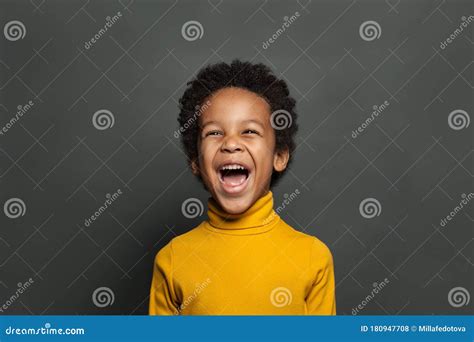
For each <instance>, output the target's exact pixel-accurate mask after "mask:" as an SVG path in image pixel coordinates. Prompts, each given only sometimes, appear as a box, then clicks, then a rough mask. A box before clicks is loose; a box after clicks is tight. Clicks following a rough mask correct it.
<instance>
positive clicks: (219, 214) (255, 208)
mask: <svg viewBox="0 0 474 342" xmlns="http://www.w3.org/2000/svg"><path fill="white" fill-rule="evenodd" d="M207 214H208V217H209V221H208V222H207V223H208V225H207V226H208V228H209V229H211V230H214V231H217V232H221V233H227V234H243V235H245V234H259V233H264V232H266V231H269V230H270V229H272V228H273V227H274V226H275V223H276V222H277V221H278V219H279V216H278V215H277V214H276V213H275V211H274V210H273V194H272V192H271V191H268V192H267V193H266V194H265V195H264V196H262V197H260V198H259V199H258V200H257V201H255V203H254V204H252V206H251V207H250V208H248V209H247V210H246V211H244V212H243V213H241V214H229V213H227V212H225V211H224V210H223V209H222V207H221V206H220V205H219V204H218V203H217V201H216V200H215V199H214V198H210V199H209V201H208V212H207Z"/></svg>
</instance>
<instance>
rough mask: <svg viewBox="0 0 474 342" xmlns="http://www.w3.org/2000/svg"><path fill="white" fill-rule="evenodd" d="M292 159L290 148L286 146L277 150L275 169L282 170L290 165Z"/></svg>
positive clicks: (274, 160)
mask: <svg viewBox="0 0 474 342" xmlns="http://www.w3.org/2000/svg"><path fill="white" fill-rule="evenodd" d="M289 159H290V151H289V150H288V148H284V149H282V150H281V151H276V152H275V153H274V154H273V169H274V170H275V171H277V172H282V171H284V170H285V169H286V166H287V165H288V160H289Z"/></svg>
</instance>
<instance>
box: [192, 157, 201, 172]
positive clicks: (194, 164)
mask: <svg viewBox="0 0 474 342" xmlns="http://www.w3.org/2000/svg"><path fill="white" fill-rule="evenodd" d="M191 171H192V172H193V175H195V176H199V175H200V172H199V164H198V161H197V159H193V160H192V161H191Z"/></svg>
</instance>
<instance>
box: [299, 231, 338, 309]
mask: <svg viewBox="0 0 474 342" xmlns="http://www.w3.org/2000/svg"><path fill="white" fill-rule="evenodd" d="M310 265H311V272H312V273H313V274H314V281H313V284H312V286H311V289H310V291H309V293H308V295H307V296H306V307H307V314H308V315H335V314H336V293H335V290H336V289H335V280H334V262H333V258H332V254H331V251H330V250H329V248H328V247H327V246H326V245H325V244H324V243H323V242H321V241H320V240H317V239H315V240H314V243H313V247H312V252H311V261H310Z"/></svg>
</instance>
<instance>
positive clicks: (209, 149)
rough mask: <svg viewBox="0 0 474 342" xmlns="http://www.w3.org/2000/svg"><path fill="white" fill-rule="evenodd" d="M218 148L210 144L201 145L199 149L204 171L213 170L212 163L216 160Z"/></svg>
mask: <svg viewBox="0 0 474 342" xmlns="http://www.w3.org/2000/svg"><path fill="white" fill-rule="evenodd" d="M215 152H216V147H215V144H212V143H209V142H203V143H201V145H200V147H199V160H200V162H201V166H202V168H204V169H211V168H212V161H213V159H214V156H215V154H216V153H215Z"/></svg>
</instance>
